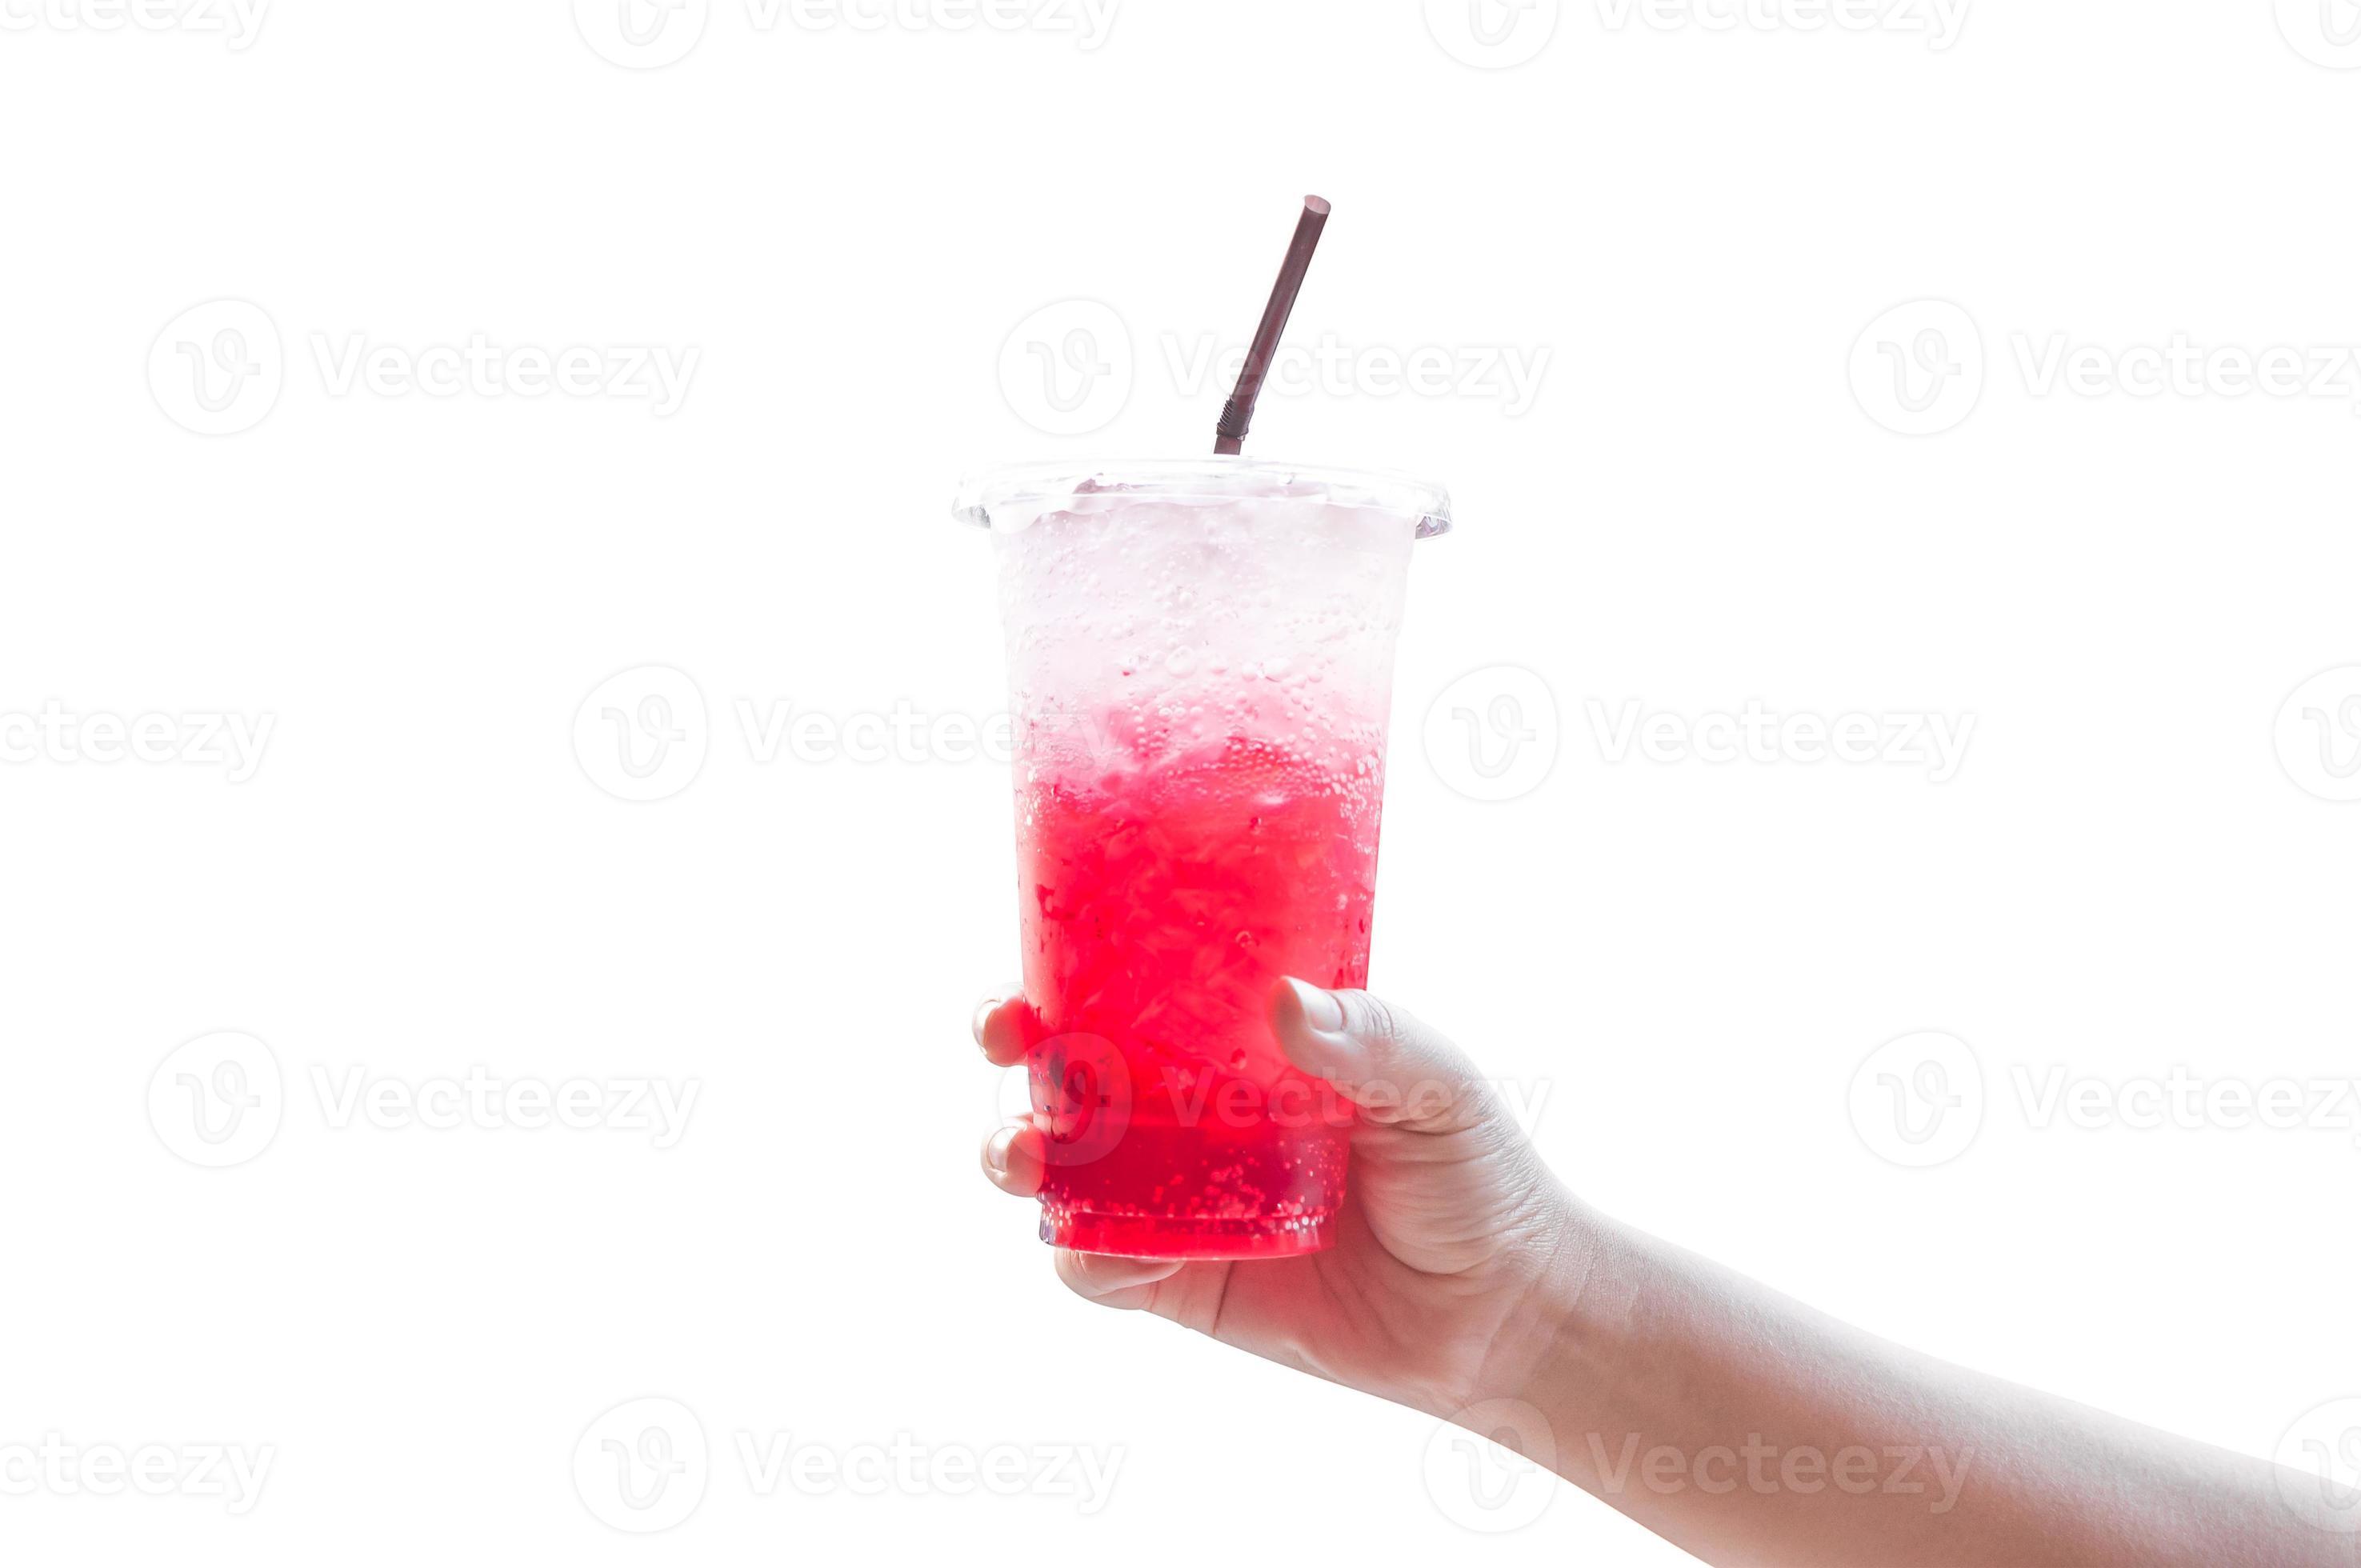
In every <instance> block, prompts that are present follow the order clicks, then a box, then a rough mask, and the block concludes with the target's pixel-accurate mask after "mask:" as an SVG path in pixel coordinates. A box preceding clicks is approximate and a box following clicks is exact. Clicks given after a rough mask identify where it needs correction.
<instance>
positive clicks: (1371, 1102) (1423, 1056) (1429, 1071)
mask: <svg viewBox="0 0 2361 1568" xmlns="http://www.w3.org/2000/svg"><path fill="white" fill-rule="evenodd" d="M1270 1023H1271V1028H1272V1030H1273V1032H1274V1033H1276V1034H1277V1035H1278V1036H1279V1048H1280V1049H1281V1050H1283V1051H1285V1052H1286V1053H1287V1059H1288V1060H1290V1061H1291V1062H1293V1063H1294V1064H1295V1065H1296V1066H1297V1067H1299V1068H1301V1069H1303V1070H1304V1071H1305V1072H1308V1073H1311V1074H1312V1076H1313V1077H1315V1078H1324V1079H1326V1080H1328V1081H1329V1082H1331V1083H1333V1084H1334V1085H1335V1086H1336V1087H1337V1089H1338V1090H1339V1091H1342V1092H1343V1094H1344V1095H1345V1098H1346V1099H1347V1100H1350V1101H1351V1102H1353V1103H1354V1104H1356V1105H1357V1106H1359V1107H1360V1109H1361V1113H1362V1116H1363V1118H1364V1119H1365V1120H1367V1121H1369V1122H1374V1123H1377V1124H1379V1125H1382V1126H1392V1127H1401V1128H1404V1129H1407V1130H1408V1131H1411V1132H1415V1133H1455V1132H1460V1131H1462V1130H1464V1129H1466V1128H1468V1127H1472V1126H1474V1125H1476V1124H1477V1123H1479V1122H1483V1121H1486V1120H1488V1119H1489V1118H1490V1117H1491V1116H1492V1115H1493V1114H1494V1110H1495V1107H1494V1102H1493V1098H1492V1091H1491V1089H1490V1087H1489V1086H1488V1084H1486V1083H1485V1082H1484V1080H1482V1079H1480V1078H1478V1077H1477V1074H1476V1068H1475V1064H1474V1063H1472V1062H1470V1061H1469V1060H1468V1059H1467V1058H1466V1056H1464V1055H1462V1054H1461V1052H1460V1050H1459V1047H1456V1046H1455V1045H1453V1044H1452V1043H1451V1042H1450V1041H1449V1040H1446V1039H1444V1037H1443V1036H1441V1035H1439V1034H1436V1033H1435V1032H1434V1031H1433V1029H1430V1028H1428V1027H1427V1026H1426V1025H1424V1024H1422V1023H1420V1022H1419V1021H1418V1020H1417V1019H1416V1018H1413V1017H1411V1015H1410V1014H1408V1013H1405V1012H1404V1011H1402V1010H1401V1009H1400V1008H1399V1007H1395V1006H1392V1005H1389V1003H1385V1002H1383V1001H1380V1000H1379V999H1378V998H1377V997H1375V996H1372V995H1370V994H1369V993H1368V992H1366V991H1323V990H1322V989H1321V988H1320V987H1318V986H1316V985H1311V984H1307V983H1306V982H1304V981H1300V980H1293V979H1289V980H1282V981H1279V984H1278V985H1277V986H1275V987H1273V988H1272V991H1271V996H1270Z"/></svg>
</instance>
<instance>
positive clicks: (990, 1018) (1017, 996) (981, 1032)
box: [968, 986, 1041, 1067]
mask: <svg viewBox="0 0 2361 1568" xmlns="http://www.w3.org/2000/svg"><path fill="white" fill-rule="evenodd" d="M968 1028H969V1032H970V1033H972V1034H973V1035H974V1036H975V1043H976V1044H977V1045H979V1046H981V1047H983V1056H984V1059H985V1060H986V1061H989V1062H990V1063H992V1065H993V1066H994V1067H1015V1066H1016V1064H1017V1063H1019V1062H1021V1061H1023V1060H1024V1059H1025V1053H1026V1051H1027V1049H1028V1048H1029V1047H1031V1046H1032V1045H1033V1044H1034V1043H1035V1042H1036V1041H1038V1039H1039V1038H1040V1037H1041V1025H1040V1021H1039V1020H1038V1018H1036V1017H1035V1016H1034V1014H1033V1009H1032V1008H1031V1007H1030V1006H1028V1005H1027V1003H1026V1001H1025V997H1024V993H1023V992H1018V991H1016V988H1015V987H1013V986H1012V987H1010V988H1009V991H1008V992H1004V993H1002V994H1000V995H997V996H987V997H985V998H984V999H983V1001H982V1002H980V1003H977V1004H976V1009H975V1017H974V1018H973V1019H972V1021H971V1022H970V1024H969V1025H968Z"/></svg>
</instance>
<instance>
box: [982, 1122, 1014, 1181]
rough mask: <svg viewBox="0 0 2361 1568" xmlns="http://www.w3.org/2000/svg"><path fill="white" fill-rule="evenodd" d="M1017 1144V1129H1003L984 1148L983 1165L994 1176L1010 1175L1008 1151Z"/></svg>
mask: <svg viewBox="0 0 2361 1568" xmlns="http://www.w3.org/2000/svg"><path fill="white" fill-rule="evenodd" d="M1015 1143H1016V1128H1014V1127H1003V1128H1001V1129H1000V1131H998V1132H996V1133H994V1134H993V1135H992V1138H991V1141H989V1142H988V1143H986V1144H985V1145H984V1146H983V1163H984V1164H985V1165H986V1166H988V1167H989V1168H991V1170H992V1173H993V1174H994V1176H1005V1175H1007V1174H1008V1150H1009V1147H1010V1146H1012V1145H1014V1144H1015Z"/></svg>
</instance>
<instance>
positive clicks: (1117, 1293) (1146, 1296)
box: [1058, 1251, 1187, 1312]
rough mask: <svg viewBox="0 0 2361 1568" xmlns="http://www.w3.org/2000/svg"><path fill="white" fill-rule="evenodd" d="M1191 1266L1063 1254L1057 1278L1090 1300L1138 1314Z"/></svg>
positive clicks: (1149, 1259)
mask: <svg viewBox="0 0 2361 1568" xmlns="http://www.w3.org/2000/svg"><path fill="white" fill-rule="evenodd" d="M1186 1266H1187V1265H1186V1264H1184V1263H1183V1262H1181V1261H1180V1259H1179V1258H1159V1257H1109V1256H1107V1255H1105V1254H1104V1253H1095V1252H1063V1251H1061V1252H1060V1253H1059V1254H1058V1277H1059V1278H1060V1279H1062V1280H1064V1281H1065V1282H1066V1287H1067V1288H1069V1289H1071V1291H1073V1293H1074V1294H1075V1295H1077V1296H1080V1297H1082V1298H1084V1299H1087V1300H1092V1301H1096V1302H1097V1303H1098V1304H1099V1305H1101V1306H1103V1307H1114V1308H1116V1309H1118V1310H1122V1311H1126V1312H1129V1311H1137V1310H1139V1309H1140V1308H1142V1307H1145V1306H1147V1305H1148V1304H1149V1303H1150V1302H1152V1301H1154V1300H1155V1299H1156V1288H1157V1287H1158V1286H1159V1285H1161V1284H1163V1283H1164V1282H1165V1281H1166V1280H1168V1279H1170V1278H1171V1277H1173V1276H1174V1275H1176V1274H1178V1273H1180V1270H1181V1269H1183V1268H1185V1267H1186Z"/></svg>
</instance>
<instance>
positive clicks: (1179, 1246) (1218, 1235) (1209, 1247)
mask: <svg viewBox="0 0 2361 1568" xmlns="http://www.w3.org/2000/svg"><path fill="white" fill-rule="evenodd" d="M1041 1239H1042V1240H1043V1241H1045V1242H1048V1243H1049V1245H1051V1246H1058V1247H1063V1248H1065V1249H1066V1250H1067V1251H1069V1252H1091V1253H1101V1254H1104V1255H1108V1256H1111V1257H1153V1258H1185V1259H1187V1260H1188V1261H1189V1262H1191V1263H1209V1262H1224V1261H1229V1262H1237V1261H1244V1260H1246V1259H1251V1258H1261V1257H1301V1256H1302V1255H1304V1254H1306V1253H1314V1252H1325V1251H1327V1250H1328V1249H1329V1248H1330V1247H1332V1246H1334V1245H1336V1216H1335V1215H1334V1214H1300V1215H1295V1216H1292V1217H1290V1218H1287V1219H1277V1220H1185V1219H1171V1218H1167V1217H1165V1216H1163V1215H1159V1214H1101V1213H1096V1212H1090V1211H1086V1210H1074V1209H1066V1210H1052V1209H1050V1208H1048V1207H1046V1206H1045V1207H1044V1208H1043V1209H1042V1211H1041Z"/></svg>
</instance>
